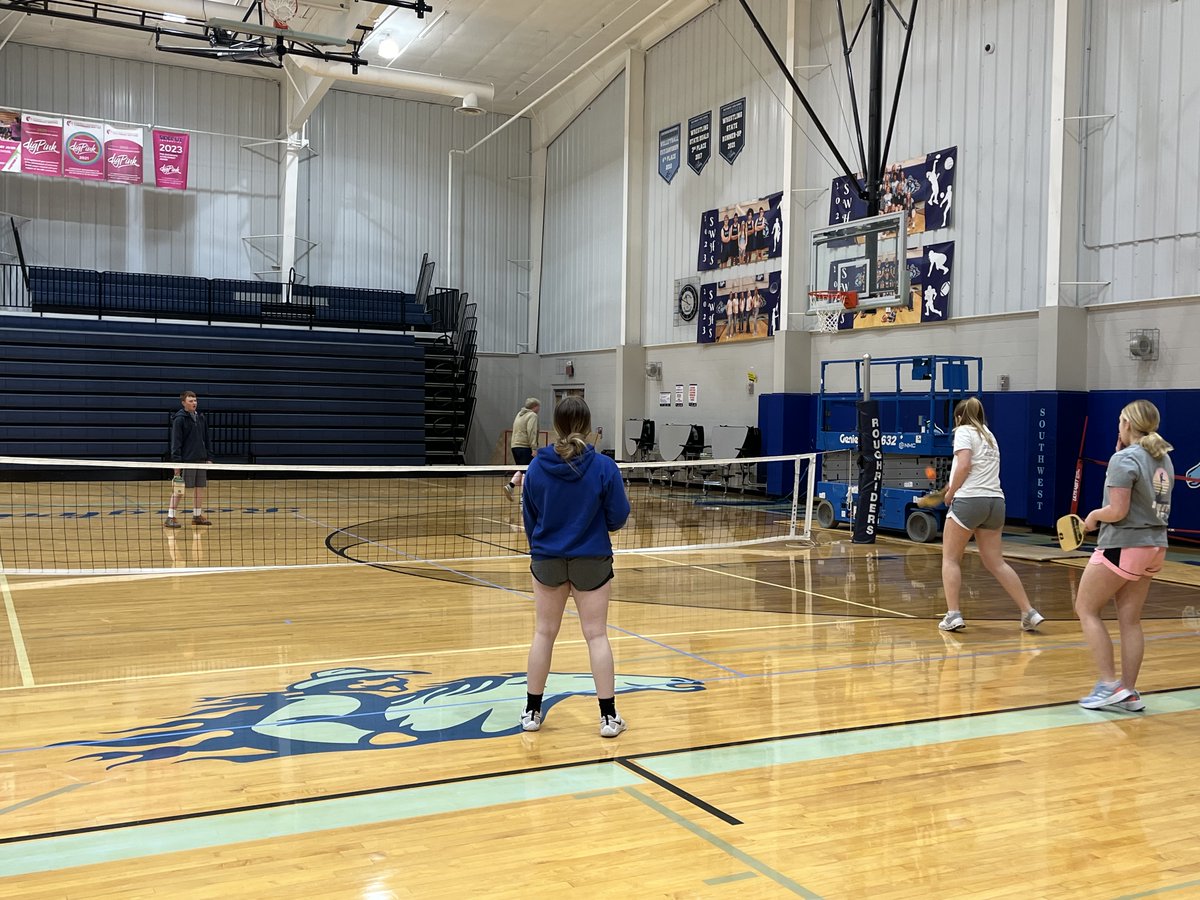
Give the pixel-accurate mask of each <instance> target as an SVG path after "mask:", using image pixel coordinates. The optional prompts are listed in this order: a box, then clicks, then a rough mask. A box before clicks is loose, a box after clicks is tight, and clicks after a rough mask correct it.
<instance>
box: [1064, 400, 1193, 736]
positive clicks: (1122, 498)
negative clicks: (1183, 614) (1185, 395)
mask: <svg viewBox="0 0 1200 900" xmlns="http://www.w3.org/2000/svg"><path fill="white" fill-rule="evenodd" d="M1158 425H1159V414H1158V409H1157V408H1156V407H1155V406H1154V404H1153V403H1151V402H1150V401H1149V400H1134V401H1133V402H1132V403H1130V404H1129V405H1128V406H1126V407H1125V408H1124V409H1123V410H1121V417H1120V419H1119V420H1118V422H1117V433H1118V438H1117V450H1116V453H1114V454H1113V456H1112V458H1111V459H1110V460H1109V461H1108V474H1107V476H1106V477H1105V479H1104V505H1103V506H1102V507H1100V508H1099V509H1094V510H1092V511H1091V512H1090V513H1088V517H1087V519H1085V520H1084V523H1083V528H1084V531H1095V530H1096V529H1097V528H1099V529H1100V534H1099V537H1098V538H1097V540H1096V552H1095V553H1093V554H1092V558H1091V559H1090V560H1089V561H1088V565H1087V568H1086V569H1084V572H1083V578H1082V579H1080V582H1079V591H1078V593H1077V594H1076V596H1075V614H1076V615H1077V616H1079V624H1080V625H1081V626H1082V627H1083V636H1084V638H1086V639H1087V642H1088V648H1089V649H1090V650H1091V651H1092V661H1093V662H1095V664H1096V668H1097V669H1098V670H1099V673H1100V680H1099V681H1097V682H1096V686H1095V687H1094V688H1093V689H1092V692H1091V693H1090V694H1088V695H1087V696H1086V697H1082V698H1080V700H1079V705H1080V706H1082V707H1084V708H1085V709H1103V708H1105V707H1116V708H1119V709H1126V710H1131V711H1134V712H1136V711H1138V710H1142V709H1145V708H1146V704H1145V703H1143V702H1142V698H1141V695H1140V694H1139V693H1138V691H1137V688H1136V687H1135V684H1136V682H1137V676H1138V671H1139V670H1140V669H1141V667H1142V657H1143V655H1144V653H1145V638H1144V637H1143V635H1142V606H1143V605H1144V604H1145V602H1146V595H1147V594H1148V593H1149V592H1150V582H1151V581H1152V580H1153V578H1154V576H1155V574H1156V573H1158V572H1159V571H1161V570H1162V565H1163V560H1164V559H1165V558H1166V555H1167V518H1168V516H1170V514H1171V488H1172V487H1174V485H1175V467H1174V466H1173V465H1172V464H1171V457H1170V456H1168V455H1167V454H1168V453H1169V452H1170V451H1171V450H1173V449H1174V448H1173V447H1172V446H1171V445H1170V444H1168V443H1167V442H1166V441H1165V440H1164V439H1163V437H1162V435H1160V434H1159V433H1158V430H1157V429H1158ZM1114 598H1115V599H1116V604H1117V624H1118V625H1119V627H1120V630H1121V677H1120V678H1118V677H1117V673H1116V667H1115V665H1114V663H1113V643H1112V638H1111V637H1110V636H1109V634H1108V629H1107V628H1106V627H1105V625H1104V622H1103V621H1102V620H1101V618H1100V612H1101V610H1103V609H1104V607H1105V606H1107V605H1108V602H1109V600H1112V599H1114Z"/></svg>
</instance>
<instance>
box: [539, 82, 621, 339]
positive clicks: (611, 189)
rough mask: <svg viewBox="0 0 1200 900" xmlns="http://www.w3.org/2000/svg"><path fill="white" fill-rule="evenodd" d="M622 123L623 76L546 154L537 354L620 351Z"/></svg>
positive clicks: (603, 92) (580, 115)
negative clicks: (608, 348) (601, 350)
mask: <svg viewBox="0 0 1200 900" xmlns="http://www.w3.org/2000/svg"><path fill="white" fill-rule="evenodd" d="M624 118H625V76H624V75H623V74H622V75H620V76H618V77H617V78H616V79H614V80H613V82H612V83H611V84H609V85H608V87H606V88H605V89H604V90H603V91H602V92H601V93H600V95H599V96H598V97H597V98H596V99H595V100H593V101H592V103H591V104H589V105H588V106H587V108H585V109H584V110H583V111H582V112H581V113H580V114H579V116H578V117H577V118H576V119H575V120H574V121H573V122H572V123H571V124H570V125H569V126H568V127H567V128H566V130H565V131H564V132H563V133H562V134H561V135H560V136H559V137H558V138H557V139H556V140H554V141H553V142H552V143H551V144H550V147H549V148H548V150H547V153H546V214H545V219H544V229H545V230H544V235H543V238H542V281H541V291H540V294H539V317H538V335H537V347H538V351H539V352H541V353H559V352H566V351H572V350H593V349H598V348H603V347H614V346H616V345H617V344H618V343H620V324H621V319H620V316H619V315H618V314H617V313H618V311H619V309H620V303H621V254H622V240H623V230H622V217H623V205H622V196H623V190H624V188H623V173H622V169H623V164H624V152H625V148H624V140H623V133H624Z"/></svg>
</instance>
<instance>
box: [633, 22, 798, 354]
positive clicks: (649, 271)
mask: <svg viewBox="0 0 1200 900" xmlns="http://www.w3.org/2000/svg"><path fill="white" fill-rule="evenodd" d="M754 10H755V14H756V15H757V16H758V18H759V20H760V21H761V22H762V23H763V27H764V28H766V30H767V32H768V34H770V35H771V37H772V40H773V42H774V43H775V45H776V46H777V47H782V46H784V45H785V43H786V42H785V30H786V26H787V16H786V4H784V3H764V2H761V0H759V2H756V3H755V4H754ZM785 88H786V83H785V82H784V79H783V75H782V74H781V73H780V72H779V70H778V68H777V67H776V66H775V63H774V62H773V61H772V60H771V58H770V55H769V53H768V51H767V49H766V47H764V46H763V43H762V41H761V40H759V38H758V35H757V34H755V32H754V29H753V26H752V25H751V24H750V20H749V19H748V18H747V17H746V15H745V13H743V12H742V10H741V8H740V7H739V6H738V5H737V4H736V3H729V2H726V3H722V4H719V5H717V6H714V7H712V8H710V9H709V10H707V11H706V12H705V13H703V14H702V15H700V16H698V17H697V18H696V19H694V20H692V21H691V22H690V23H688V24H687V25H685V26H684V27H683V28H681V29H679V30H678V31H676V32H675V33H674V34H672V35H671V36H670V37H668V38H666V39H665V40H663V41H662V42H660V43H659V44H657V45H655V46H654V47H653V48H652V49H651V50H650V52H649V53H648V54H647V55H646V112H645V133H646V144H645V151H644V152H645V173H646V175H645V179H646V181H645V188H646V189H645V193H644V197H645V202H646V219H645V229H644V230H645V244H646V250H645V265H644V271H645V279H644V283H643V291H644V311H643V316H642V321H643V327H642V336H643V343H644V344H647V345H649V344H661V343H672V342H689V341H690V342H694V341H695V340H696V326H695V323H694V322H691V323H688V324H687V325H683V326H680V327H676V326H675V324H674V314H675V304H674V284H675V279H677V278H683V277H687V276H690V275H694V274H696V271H697V267H696V262H697V260H696V256H697V252H698V249H699V239H700V235H699V232H700V214H701V213H703V212H704V211H705V210H707V209H713V208H715V207H720V206H725V205H727V204H731V203H737V202H739V201H742V200H753V199H755V198H756V197H761V196H765V195H766V194H770V193H773V192H775V191H779V190H782V189H783V173H784V159H783V135H784V129H785V128H788V127H791V121H790V120H789V119H788V118H787V113H786V108H785V107H784V105H783V103H782V102H781V98H783V97H784V94H783V91H784V89H785ZM788 90H790V88H788ZM741 97H745V98H746V146H745V149H743V150H742V152H741V155H739V156H738V157H737V159H736V160H735V162H734V163H733V165H730V164H729V163H727V162H725V160H724V159H722V158H721V156H720V155H719V153H718V142H717V136H718V130H719V124H720V123H719V117H720V107H721V105H722V104H724V103H729V102H730V101H733V100H737V99H739V98H741ZM706 110H712V114H713V135H712V157H711V159H709V161H708V164H707V165H706V166H705V167H704V170H703V171H702V172H701V174H700V175H697V174H696V173H695V172H693V171H692V170H691V169H690V168H689V167H688V165H687V159H686V154H685V155H684V157H683V159H681V161H680V169H679V172H678V173H677V174H676V175H675V178H674V180H673V181H672V182H671V183H670V184H667V182H666V181H664V180H663V179H662V178H660V177H659V174H658V133H659V131H660V130H662V129H663V128H669V127H670V126H672V125H675V124H676V123H678V124H679V125H680V129H681V142H682V145H683V148H684V149H686V139H687V120H688V119H689V118H690V117H691V116H695V115H699V114H701V113H703V112H705V111H706ZM783 224H784V229H785V231H786V229H789V228H791V227H792V226H793V224H794V219H793V217H792V215H791V214H790V211H787V212H785V214H784V222H783ZM778 268H780V261H779V260H771V261H770V262H763V263H756V264H754V265H750V266H741V267H738V268H736V269H732V270H724V271H723V272H722V273H721V275H720V276H719V277H720V278H724V277H725V276H726V275H728V276H729V277H738V276H741V275H750V274H755V273H758V272H766V271H772V270H775V269H778ZM706 274H707V276H708V277H709V278H711V279H714V280H715V279H716V278H718V276H717V274H716V273H706Z"/></svg>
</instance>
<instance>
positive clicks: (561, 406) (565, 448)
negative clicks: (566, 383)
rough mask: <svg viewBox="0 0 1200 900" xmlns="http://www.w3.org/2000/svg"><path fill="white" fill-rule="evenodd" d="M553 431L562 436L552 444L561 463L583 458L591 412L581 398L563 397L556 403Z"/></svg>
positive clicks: (590, 422)
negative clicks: (577, 457) (579, 457)
mask: <svg viewBox="0 0 1200 900" xmlns="http://www.w3.org/2000/svg"><path fill="white" fill-rule="evenodd" d="M554 430H555V431H557V432H558V433H559V434H560V435H563V436H562V437H559V439H558V440H557V441H555V442H554V452H555V453H557V454H558V455H559V457H560V458H561V459H562V461H563V462H568V461H570V460H572V459H574V458H575V457H576V456H583V454H584V452H585V451H586V450H587V446H588V445H587V436H588V434H589V433H590V432H591V430H592V411H591V410H590V409H588V405H587V403H585V402H584V400H583V398H582V397H563V398H562V400H560V401H559V402H558V406H556V407H555V408H554Z"/></svg>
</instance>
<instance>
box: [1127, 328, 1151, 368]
mask: <svg viewBox="0 0 1200 900" xmlns="http://www.w3.org/2000/svg"><path fill="white" fill-rule="evenodd" d="M1129 355H1130V357H1132V358H1133V359H1140V360H1143V361H1146V362H1149V361H1152V360H1156V359H1158V329H1157V328H1142V329H1139V330H1137V331H1131V332H1129Z"/></svg>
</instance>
